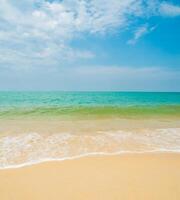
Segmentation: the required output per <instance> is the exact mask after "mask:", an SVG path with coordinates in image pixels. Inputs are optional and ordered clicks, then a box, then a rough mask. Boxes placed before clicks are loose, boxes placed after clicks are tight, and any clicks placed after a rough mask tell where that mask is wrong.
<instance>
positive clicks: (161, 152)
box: [0, 149, 180, 171]
mask: <svg viewBox="0 0 180 200" xmlns="http://www.w3.org/2000/svg"><path fill="white" fill-rule="evenodd" d="M164 154H168V155H171V154H177V155H179V156H180V150H179V151H177V150H165V149H164V150H154V151H153V150H152V151H144V152H138V151H122V152H117V153H103V152H95V153H87V154H83V155H78V156H73V157H65V158H57V159H53V158H49V159H48V158H47V159H44V160H43V159H42V160H39V161H34V162H29V163H23V164H18V165H14V166H12V165H11V166H7V167H0V171H1V170H13V169H21V168H28V167H31V166H36V165H41V164H46V163H51V162H57V163H61V162H65V161H71V160H72V161H73V160H79V159H83V158H94V157H111V156H113V157H114V156H118V157H121V156H133V155H134V156H136V155H151V156H153V155H154V156H156V155H164Z"/></svg>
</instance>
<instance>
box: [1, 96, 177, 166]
mask: <svg viewBox="0 0 180 200" xmlns="http://www.w3.org/2000/svg"><path fill="white" fill-rule="evenodd" d="M123 119H126V120H130V121H126V123H127V124H128V123H129V127H131V123H132V121H131V120H137V121H138V122H139V121H142V122H143V121H144V120H151V119H153V120H154V121H155V123H156V124H158V123H162V121H163V123H166V122H169V121H174V122H175V123H174V124H175V125H171V126H166V127H163V126H162V125H161V127H160V128H146V127H144V125H143V123H142V127H140V128H138V129H137V128H136V129H133V128H128V129H124V128H118V129H117V127H121V126H117V125H118V123H122V124H123V122H122V121H121V120H123ZM38 120H41V125H42V124H43V126H44V127H45V130H46V134H45V133H43V132H42V131H38V130H40V129H38V128H37V127H38ZM43 120H44V121H43ZM48 120H49V122H51V123H49V122H48ZM53 120H54V121H55V123H54V124H53V123H52V121H53ZM104 120H105V121H104ZM19 121H20V122H21V123H19ZM31 121H33V123H31ZM34 121H35V122H36V121H37V123H36V128H35V126H34V124H35V123H34ZM62 121H68V122H67V123H66V126H72V127H75V128H74V129H73V128H72V129H64V127H63V125H62ZM16 122H18V123H16ZM43 122H44V123H43ZM79 122H80V123H79ZM84 123H85V124H84ZM12 124H13V125H12ZM25 124H26V125H27V124H28V127H27V126H25ZM82 124H83V126H84V127H85V129H83V130H84V131H82V130H81V132H78V130H80V129H81V128H82V127H81V126H82ZM171 124H173V123H171ZM55 125H56V126H58V129H54V127H53V126H55ZM105 125H106V126H105ZM115 125H116V127H113V126H115ZM62 127H63V128H62ZM92 127H93V128H92ZM104 127H106V128H104ZM110 127H111V128H110ZM10 128H11V131H9V130H10ZM8 129H9V130H8ZM15 129H16V131H13V130H15ZM4 130H6V131H4ZM17 130H18V131H19V132H17ZM29 130H31V131H29ZM41 130H43V129H41ZM48 130H49V133H48V134H47V132H48ZM54 130H55V131H54ZM65 130H66V131H65ZM67 130H69V131H67ZM144 152H176V153H179V152H180V93H178V92H171V93H170V92H169V93H165V92H0V168H1V169H3V168H13V167H21V166H26V165H30V164H34V163H39V162H43V161H50V160H65V159H73V158H78V157H81V156H87V155H94V154H95V155H96V154H103V155H104V154H105V155H111V154H121V153H144Z"/></svg>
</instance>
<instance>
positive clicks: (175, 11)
mask: <svg viewBox="0 0 180 200" xmlns="http://www.w3.org/2000/svg"><path fill="white" fill-rule="evenodd" d="M159 11H160V14H161V15H163V16H167V17H176V16H180V5H173V4H171V3H168V2H163V3H161V5H160V8H159Z"/></svg>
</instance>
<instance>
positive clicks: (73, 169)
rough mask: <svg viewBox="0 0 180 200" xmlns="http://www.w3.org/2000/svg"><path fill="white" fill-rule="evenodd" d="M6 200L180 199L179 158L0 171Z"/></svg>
mask: <svg viewBox="0 0 180 200" xmlns="http://www.w3.org/2000/svg"><path fill="white" fill-rule="evenodd" d="M0 199H1V200H25V199H26V200H57V199H62V200H120V199H122V200H179V199H180V154H179V153H155V154H122V155H118V156H90V157H84V158H79V159H74V160H65V161H51V162H46V163H41V164H36V165H31V166H27V167H22V168H17V169H3V170H0Z"/></svg>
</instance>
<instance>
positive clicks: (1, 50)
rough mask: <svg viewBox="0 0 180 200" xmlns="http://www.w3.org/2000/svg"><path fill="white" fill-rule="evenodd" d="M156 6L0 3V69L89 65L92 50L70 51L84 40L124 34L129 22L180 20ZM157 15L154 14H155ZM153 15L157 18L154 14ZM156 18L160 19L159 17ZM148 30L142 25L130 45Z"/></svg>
mask: <svg viewBox="0 0 180 200" xmlns="http://www.w3.org/2000/svg"><path fill="white" fill-rule="evenodd" d="M153 2H154V0H153V1H152V0H147V2H146V4H145V3H144V0H121V1H120V0H110V1H107V0H89V1H87V0H62V1H57V0H54V1H53V0H51V1H48V0H26V1H20V0H0V58H1V59H0V65H1V66H2V65H4V66H6V65H7V66H10V65H13V63H16V65H18V66H20V65H21V66H32V65H33V66H39V65H44V66H46V65H48V64H50V65H51V66H52V65H61V64H63V62H64V60H66V61H69V60H75V59H82V60H83V59H92V58H94V57H95V56H96V55H95V53H94V52H91V50H89V49H88V50H87V49H82V48H81V49H78V48H74V47H72V46H71V45H70V42H71V41H72V40H74V39H77V38H81V37H83V36H84V35H85V36H86V35H100V34H107V33H111V32H113V31H114V30H116V29H118V30H125V28H126V27H128V26H129V25H130V24H132V23H133V19H134V20H135V19H136V18H138V17H140V18H143V17H144V16H146V17H147V13H149V16H150V15H152V12H155V11H156V12H157V10H158V9H159V10H160V13H161V15H169V16H172V15H174V16H175V15H179V14H178V13H179V7H178V6H174V5H172V4H168V3H162V4H160V3H159V1H158V0H156V2H157V3H153ZM157 13H158V12H157ZM157 13H156V14H157ZM158 14H159V13H158ZM151 31H152V28H151V27H149V26H147V25H143V26H141V27H139V28H137V30H136V31H135V33H134V38H133V39H131V40H129V42H128V43H129V44H135V43H136V42H137V40H138V39H140V38H141V37H142V36H144V35H145V34H147V33H149V32H151Z"/></svg>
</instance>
